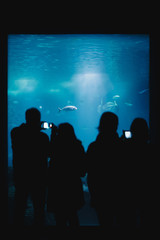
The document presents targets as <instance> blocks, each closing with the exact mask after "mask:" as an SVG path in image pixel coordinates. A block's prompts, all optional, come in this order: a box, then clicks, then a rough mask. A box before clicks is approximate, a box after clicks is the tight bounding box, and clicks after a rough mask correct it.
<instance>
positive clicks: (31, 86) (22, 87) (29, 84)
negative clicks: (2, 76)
mask: <svg viewBox="0 0 160 240" xmlns="http://www.w3.org/2000/svg"><path fill="white" fill-rule="evenodd" d="M37 84H38V83H37V81H36V80H35V79H27V78H22V79H18V80H15V87H16V89H17V91H19V92H32V91H34V90H35V88H36V87H37Z"/></svg>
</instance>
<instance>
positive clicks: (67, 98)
mask: <svg viewBox="0 0 160 240" xmlns="http://www.w3.org/2000/svg"><path fill="white" fill-rule="evenodd" d="M67 105H73V106H75V107H77V110H75V111H60V112H59V111H58V107H59V108H63V107H65V106H67ZM30 107H36V108H38V109H39V110H40V111H41V116H42V120H46V121H48V122H53V123H55V124H56V125H58V124H59V123H62V122H69V123H71V124H72V125H73V127H74V129H75V133H76V135H77V137H78V138H79V139H80V140H81V141H82V143H83V145H84V147H85V149H87V147H88V145H89V143H90V142H91V141H93V140H95V138H96V135H97V133H98V132H97V126H98V124H99V119H100V116H101V114H102V113H103V112H104V111H107V110H110V111H113V112H115V113H116V114H117V115H118V117H119V127H118V133H119V135H121V134H122V130H123V129H129V128H130V124H131V122H132V120H133V119H134V118H135V117H143V118H145V119H146V120H147V122H148V123H149V36H148V35H126V34H123V35H122V34H121V35H118V34H112V35H101V34H97V35H92V34H91V35H90V34H79V35H78V34H65V35H63V34H62V35H31V34H28V35H19V34H18V35H9V37H8V135H9V138H8V157H9V161H8V163H9V166H10V165H11V164H12V151H11V140H10V131H11V129H12V128H13V127H15V126H18V125H20V124H21V123H22V122H25V111H26V109H27V108H30ZM46 133H48V134H49V135H50V130H46Z"/></svg>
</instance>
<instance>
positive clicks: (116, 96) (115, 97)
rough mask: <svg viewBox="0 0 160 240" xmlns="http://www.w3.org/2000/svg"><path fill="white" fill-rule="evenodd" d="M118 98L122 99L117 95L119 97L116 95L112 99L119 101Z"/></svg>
mask: <svg viewBox="0 0 160 240" xmlns="http://www.w3.org/2000/svg"><path fill="white" fill-rule="evenodd" d="M117 98H120V96H119V95H118V94H117V95H114V96H113V97H112V99H117Z"/></svg>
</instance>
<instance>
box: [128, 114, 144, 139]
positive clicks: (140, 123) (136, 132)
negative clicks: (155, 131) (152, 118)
mask: <svg viewBox="0 0 160 240" xmlns="http://www.w3.org/2000/svg"><path fill="white" fill-rule="evenodd" d="M130 130H131V132H132V139H133V140H135V141H136V142H141V143H145V142H148V138H149V128H148V125H147V122H146V120H145V119H143V118H135V119H134V120H133V122H132V124H131V127H130Z"/></svg>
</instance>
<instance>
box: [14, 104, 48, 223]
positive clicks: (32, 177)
mask: <svg viewBox="0 0 160 240" xmlns="http://www.w3.org/2000/svg"><path fill="white" fill-rule="evenodd" d="M25 118H26V123H23V124H22V125H20V126H19V127H15V128H13V129H12V131H11V140H12V149H13V168H14V180H15V214H14V215H15V216H14V221H15V222H14V223H16V224H18V225H19V224H21V225H22V224H24V215H25V209H26V204H27V199H28V196H29V195H31V198H32V201H33V207H34V223H35V224H36V225H39V224H41V225H42V224H44V217H45V216H44V215H45V214H44V206H45V195H46V183H47V182H46V179H47V164H48V151H49V138H48V136H47V135H46V134H45V133H43V132H41V131H40V130H41V122H40V119H41V114H40V112H39V111H38V109H36V108H30V109H28V110H27V111H26V113H25Z"/></svg>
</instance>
